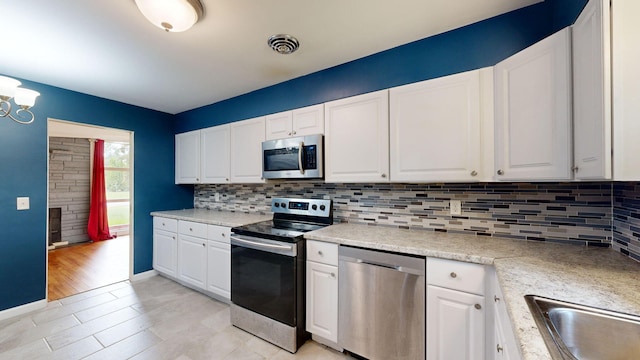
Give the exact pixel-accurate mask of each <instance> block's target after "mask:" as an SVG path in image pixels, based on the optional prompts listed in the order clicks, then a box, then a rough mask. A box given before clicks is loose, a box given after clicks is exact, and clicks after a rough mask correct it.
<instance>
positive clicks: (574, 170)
mask: <svg viewBox="0 0 640 360" xmlns="http://www.w3.org/2000/svg"><path fill="white" fill-rule="evenodd" d="M578 169H579V167H577V166H574V167H572V168H571V170H572V171H573V172H578Z"/></svg>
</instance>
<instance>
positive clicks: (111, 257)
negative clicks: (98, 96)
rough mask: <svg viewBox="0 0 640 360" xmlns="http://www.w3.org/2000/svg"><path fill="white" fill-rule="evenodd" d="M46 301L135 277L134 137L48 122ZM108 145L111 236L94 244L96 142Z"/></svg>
mask: <svg viewBox="0 0 640 360" xmlns="http://www.w3.org/2000/svg"><path fill="white" fill-rule="evenodd" d="M48 138H49V143H48V151H49V161H48V168H49V170H48V173H49V176H48V189H49V191H48V219H49V222H48V224H47V233H48V240H47V249H48V251H47V298H48V300H49V301H52V300H57V299H60V298H64V297H67V296H71V295H75V294H78V293H82V292H85V291H88V290H91V289H95V288H98V287H102V286H105V285H109V284H113V283H116V282H119V281H123V280H127V279H130V278H131V273H132V258H133V256H132V251H133V250H132V249H133V246H132V244H133V238H132V236H133V232H132V231H130V230H131V224H132V223H133V221H132V220H133V202H132V201H131V199H133V182H132V179H133V173H132V172H133V163H132V161H133V134H132V132H130V131H124V130H118V129H111V128H104V127H98V126H92V125H86V124H81V123H73V122H69V121H62V120H56V119H49V120H48ZM95 139H102V140H104V141H105V143H104V149H105V151H104V160H105V163H104V165H105V166H104V169H105V172H104V175H105V187H106V195H107V214H108V215H107V216H108V222H109V232H110V233H111V235H114V238H113V239H110V240H104V241H96V242H91V240H90V239H89V236H88V232H87V222H88V217H89V203H90V192H91V182H92V179H91V169H92V162H93V155H94V154H93V146H92V141H94V140H95Z"/></svg>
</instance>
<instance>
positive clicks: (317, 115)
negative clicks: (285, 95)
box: [266, 104, 324, 140]
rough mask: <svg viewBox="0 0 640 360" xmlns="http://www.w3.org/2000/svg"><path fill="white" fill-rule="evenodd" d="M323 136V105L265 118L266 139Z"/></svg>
mask: <svg viewBox="0 0 640 360" xmlns="http://www.w3.org/2000/svg"><path fill="white" fill-rule="evenodd" d="M315 134H324V105H323V104H320V105H314V106H307V107H304V108H301V109H295V110H293V111H284V112H281V113H277V114H272V115H267V117H266V139H267V140H274V139H284V138H288V137H293V136H306V135H315Z"/></svg>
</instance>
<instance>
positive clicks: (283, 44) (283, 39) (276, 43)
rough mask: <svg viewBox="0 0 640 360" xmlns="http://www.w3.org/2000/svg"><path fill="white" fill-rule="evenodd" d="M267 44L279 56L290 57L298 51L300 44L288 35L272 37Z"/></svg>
mask: <svg viewBox="0 0 640 360" xmlns="http://www.w3.org/2000/svg"><path fill="white" fill-rule="evenodd" d="M267 44H269V46H270V47H271V48H272V49H273V51H275V52H277V53H278V54H283V55H288V54H291V53H293V52H294V51H296V50H298V48H299V47H300V42H298V39H296V38H294V37H293V36H291V35H287V34H278V35H272V36H271V37H269V40H268V41H267Z"/></svg>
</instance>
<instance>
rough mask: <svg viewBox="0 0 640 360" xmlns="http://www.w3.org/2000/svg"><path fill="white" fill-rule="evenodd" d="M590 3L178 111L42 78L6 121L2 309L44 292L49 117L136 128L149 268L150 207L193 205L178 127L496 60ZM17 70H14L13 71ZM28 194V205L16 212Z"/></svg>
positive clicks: (144, 259) (577, 1)
mask: <svg viewBox="0 0 640 360" xmlns="http://www.w3.org/2000/svg"><path fill="white" fill-rule="evenodd" d="M586 1H587V0H546V1H545V2H543V3H539V4H536V5H533V6H530V7H527V8H525V9H521V10H518V11H514V12H511V13H508V14H504V15H501V16H498V17H495V18H492V19H488V20H485V21H482V22H479V23H476V24H472V25H469V26H466V27H463V28H460V29H456V30H453V31H450V32H447V33H444V34H440V35H437V36H433V37H430V38H426V39H423V40H419V41H416V42H413V43H410V44H407V45H403V46H400V47H397V48H394V49H391V50H388V51H384V52H381V53H378V54H374V55H371V56H368V57H365V58H362V59H359V60H355V61H352V62H349V63H346V64H343V65H339V66H336V67H333V68H330V69H327V70H323V71H319V72H316V73H313V74H310V75H307V76H303V77H300V78H297V79H294V80H291V81H287V82H284V83H281V84H277V85H274V86H271V87H267V88H264V89H260V90H257V91H254V92H251V93H248V94H245V95H242V96H238V97H235V98H232V99H229V100H225V101H221V102H218V103H215V104H212V105H208V106H205V107H201V108H198V109H194V110H191V111H188V112H184V113H181V114H178V115H176V116H171V115H168V114H164V113H160V112H155V111H151V110H147V109H142V108H138V107H134V106H129V105H125V104H122V103H118V102H114V101H109V100H105V99H100V98H96V97H93V96H89V95H84V94H79V93H75V92H72V91H67V90H63V89H59V88H54V87H50V86H47V85H43V84H38V83H32V82H24V84H25V87H28V88H33V89H35V90H37V91H40V92H41V93H42V96H41V97H40V98H39V99H38V103H37V105H36V107H35V108H34V111H35V112H36V113H37V116H38V117H37V119H36V122H35V123H34V124H32V125H29V126H24V125H19V124H16V123H14V122H12V121H9V120H7V119H0V227H1V228H2V229H3V230H4V232H3V236H1V237H0V286H2V289H1V290H0V310H4V309H7V308H10V307H13V306H18V305H22V304H26V303H29V302H32V301H36V300H40V299H43V298H44V297H45V270H46V263H45V255H46V254H45V251H46V250H45V238H46V234H45V222H46V221H47V219H46V201H47V199H46V189H47V180H46V178H47V171H46V163H47V149H46V146H47V130H46V119H47V117H51V118H57V119H62V120H69V121H75V122H80V123H86V124H94V125H100V126H107V127H113V128H119V129H124V130H133V131H135V136H134V156H135V158H134V166H135V169H134V171H135V173H134V175H135V177H134V189H135V198H134V208H135V220H134V231H135V233H134V237H135V245H134V246H135V259H134V272H135V273H140V272H143V271H146V270H149V269H151V266H152V250H153V248H152V222H151V218H150V217H149V212H151V211H154V210H168V209H178V208H184V207H191V206H192V205H193V188H192V187H188V186H187V187H184V186H176V185H174V158H173V149H174V137H173V134H174V133H179V132H184V131H189V130H194V129H199V128H204V127H208V126H214V125H219V124H224V123H229V122H233V121H237V120H242V119H247V118H251V117H255V116H261V115H265V114H270V113H275V112H279V111H285V110H289V109H294V108H298V107H302V106H307V105H313V104H318V103H322V102H325V101H330V100H335V99H338V98H343V97H348V96H352V95H357V94H362V93H367V92H371V91H376V90H380V89H384V88H388V87H393V86H398V85H403V84H407V83H411V82H416V81H421V80H427V79H430V78H435V77H439V76H444V75H448V74H452V73H457V72H461V71H466V70H471V69H476V68H480V67H484V66H490V65H494V64H495V63H497V62H499V61H500V60H502V59H504V58H506V57H508V56H510V55H511V54H513V53H516V52H517V51H520V50H521V49H523V48H525V47H527V46H529V45H531V44H533V43H535V42H536V41H538V40H540V39H542V38H544V37H546V36H548V35H550V34H552V33H553V32H555V31H556V30H558V29H560V28H562V27H564V26H567V25H569V24H571V23H573V21H574V20H575V18H576V17H577V14H578V13H579V12H580V10H581V9H582V8H583V7H584V4H585V3H586ZM7 75H9V76H11V74H7ZM18 196H29V197H30V198H31V210H27V211H17V210H15V205H16V203H15V202H16V199H15V198H16V197H18Z"/></svg>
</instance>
